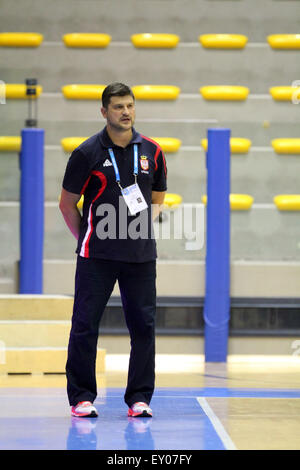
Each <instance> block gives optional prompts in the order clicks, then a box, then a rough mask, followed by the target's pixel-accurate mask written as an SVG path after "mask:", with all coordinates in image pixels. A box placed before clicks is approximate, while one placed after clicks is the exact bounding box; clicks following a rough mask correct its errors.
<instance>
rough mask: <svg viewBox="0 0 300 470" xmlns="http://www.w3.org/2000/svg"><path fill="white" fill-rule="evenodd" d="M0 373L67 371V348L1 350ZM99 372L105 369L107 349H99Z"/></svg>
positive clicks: (97, 363)
mask: <svg viewBox="0 0 300 470" xmlns="http://www.w3.org/2000/svg"><path fill="white" fill-rule="evenodd" d="M1 356H2V357H1V361H0V374H4V373H7V374H24V373H25V374H35V373H44V374H45V373H48V374H49V373H52V374H55V373H65V365H66V360H67V348H51V347H47V346H44V347H40V348H34V347H28V348H7V349H4V350H2V351H1ZM96 371H97V373H103V372H104V371H105V350H103V349H98V352H97V361H96Z"/></svg>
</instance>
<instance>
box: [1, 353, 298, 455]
mask: <svg viewBox="0 0 300 470" xmlns="http://www.w3.org/2000/svg"><path fill="white" fill-rule="evenodd" d="M293 359H295V358H293ZM184 360H186V361H187V363H188V362H189V357H188V356H186V358H184ZM181 363H182V362H181ZM178 364H179V367H178V370H177V371H175V369H176V366H173V367H172V368H171V370H170V371H169V372H168V371H166V370H164V371H158V373H157V379H156V382H157V385H156V390H155V393H154V396H153V399H152V402H151V407H152V409H153V418H128V417H127V406H126V405H125V403H124V400H123V393H124V389H125V386H126V375H127V374H126V370H125V369H124V370H119V371H118V370H113V371H107V372H106V373H105V374H103V375H102V376H98V389H99V392H98V397H97V399H96V401H95V405H96V407H97V408H98V411H99V417H98V418H84V419H83V418H72V417H71V415H70V408H69V406H68V403H67V397H66V390H65V376H64V375H55V374H54V375H23V376H22V375H5V374H3V375H1V376H0V399H1V404H2V407H1V409H2V411H1V417H0V449H1V450H114V451H115V450H120V451H122V450H127V451H133V450H136V451H138V450H156V451H163V450H281V449H282V450H299V449H300V374H299V372H300V361H299V359H298V358H296V360H291V361H287V360H284V361H280V360H276V358H273V360H272V361H270V360H264V359H260V360H259V361H257V362H255V359H253V361H251V360H250V359H249V358H248V360H247V361H241V362H235V361H233V362H228V363H226V364H205V363H204V362H203V361H201V359H200V360H199V361H198V362H197V361H196V362H194V363H193V368H190V370H189V368H188V367H187V368H186V370H184V368H182V367H180V362H178Z"/></svg>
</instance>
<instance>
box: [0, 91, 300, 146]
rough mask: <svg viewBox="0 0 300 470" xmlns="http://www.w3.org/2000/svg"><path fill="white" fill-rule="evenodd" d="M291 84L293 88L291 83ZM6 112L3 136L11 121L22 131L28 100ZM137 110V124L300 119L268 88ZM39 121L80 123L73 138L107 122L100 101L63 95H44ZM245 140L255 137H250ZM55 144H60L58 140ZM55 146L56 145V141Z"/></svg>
mask: <svg viewBox="0 0 300 470" xmlns="http://www.w3.org/2000/svg"><path fill="white" fill-rule="evenodd" d="M200 85H201V84H200ZM200 85H199V86H200ZM287 85H291V83H288V84H287ZM5 110H6V114H5V115H1V117H0V122H1V129H2V123H3V125H4V126H5V122H6V121H7V124H6V127H3V131H1V132H3V135H5V133H6V129H7V128H8V126H9V123H10V121H14V120H18V122H19V129H20V127H23V125H24V121H25V119H26V117H27V103H26V100H7V102H6V105H5ZM136 111H137V124H138V122H143V121H145V120H146V121H147V122H149V120H151V121H153V120H154V121H155V120H157V119H159V120H161V119H162V118H163V121H164V122H165V121H170V122H172V121H174V119H175V120H178V119H179V120H180V121H185V122H188V123H189V122H190V121H191V120H196V121H199V120H200V122H202V123H204V124H209V125H210V124H214V123H216V122H217V124H218V125H220V123H225V122H226V123H232V122H235V123H236V122H242V123H243V122H244V123H246V122H247V123H257V122H260V123H263V122H264V121H268V122H272V123H273V122H274V123H275V122H286V123H293V122H295V120H296V119H297V118H298V113H299V107H298V106H297V105H296V104H293V103H292V102H289V101H281V102H280V101H275V100H273V98H272V97H271V95H270V94H269V93H268V88H266V91H265V93H264V94H263V95H251V94H250V95H249V96H248V98H247V100H245V101H208V100H205V99H204V98H203V97H202V96H201V95H200V93H198V90H192V92H191V93H190V94H182V95H179V97H178V98H177V100H175V101H156V100H153V101H138V102H137V106H136ZM38 119H39V125H40V126H41V127H44V128H45V129H47V127H48V125H49V124H50V123H51V122H52V123H53V125H54V126H55V128H56V129H57V130H59V129H60V132H62V131H63V130H64V129H65V128H61V125H62V123H65V124H64V126H66V125H67V123H71V122H72V123H74V124H72V125H73V126H74V128H73V129H74V130H75V129H76V127H75V126H76V124H75V123H76V122H77V126H79V127H78V130H79V129H81V132H78V133H72V132H71V134H69V135H83V134H82V132H83V130H84V129H83V128H81V127H80V126H81V125H82V122H86V123H89V125H90V126H92V125H95V126H98V129H99V128H102V127H103V124H104V123H105V121H104V119H103V118H102V117H101V115H100V102H97V101H96V100H91V101H87V100H83V101H82V100H67V99H65V98H64V97H63V95H62V94H61V93H53V94H52V93H49V94H46V93H44V94H42V95H41V96H40V98H39V99H38ZM227 126H228V124H227ZM206 127H213V126H211V125H210V126H206ZM7 135H9V134H7ZM58 135H59V133H58ZM87 135H91V134H90V133H88V134H87ZM198 135H199V134H198ZM205 136H206V135H205ZM205 136H203V137H205ZM63 137H68V134H65V133H64V135H61V138H63ZM244 137H249V138H251V137H250V136H248V135H247V134H246V135H244ZM200 138H201V137H200ZM54 142H55V143H58V139H57V137H56V139H55V140H54ZM51 143H52V144H53V140H52V142H51Z"/></svg>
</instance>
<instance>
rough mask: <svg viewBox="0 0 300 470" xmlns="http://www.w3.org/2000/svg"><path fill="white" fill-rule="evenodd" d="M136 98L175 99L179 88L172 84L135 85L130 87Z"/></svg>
mask: <svg viewBox="0 0 300 470" xmlns="http://www.w3.org/2000/svg"><path fill="white" fill-rule="evenodd" d="M132 91H133V94H134V96H135V98H136V99H137V100H176V99H177V98H178V95H179V93H180V88H178V87H176V86H172V85H137V86H134V87H132Z"/></svg>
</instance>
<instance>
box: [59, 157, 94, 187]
mask: <svg viewBox="0 0 300 470" xmlns="http://www.w3.org/2000/svg"><path fill="white" fill-rule="evenodd" d="M89 176H90V165H89V161H88V159H87V157H86V156H85V155H84V154H83V153H82V152H81V151H80V150H77V149H75V150H74V151H73V152H72V154H71V156H70V158H69V161H68V163H67V167H66V171H65V175H64V178H63V183H62V186H63V188H64V189H65V190H66V191H69V192H70V193H74V194H81V193H82V192H83V189H84V187H85V184H86V182H87V181H88V178H89Z"/></svg>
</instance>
